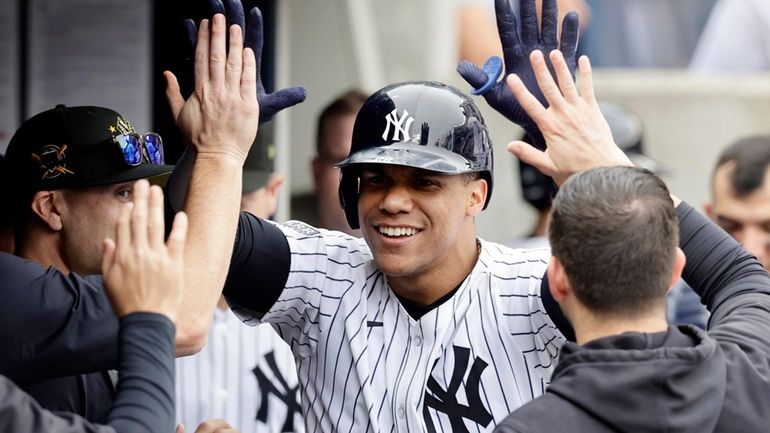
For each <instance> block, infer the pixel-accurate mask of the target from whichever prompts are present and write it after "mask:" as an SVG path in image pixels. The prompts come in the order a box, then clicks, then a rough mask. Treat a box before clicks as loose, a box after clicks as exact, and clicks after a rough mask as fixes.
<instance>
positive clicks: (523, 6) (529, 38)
mask: <svg viewBox="0 0 770 433" xmlns="http://www.w3.org/2000/svg"><path fill="white" fill-rule="evenodd" d="M519 11H520V14H521V16H520V18H521V42H522V43H523V44H524V47H526V48H529V47H534V46H535V45H537V42H538V39H539V37H538V32H537V11H536V10H535V0H520V1H519Z"/></svg>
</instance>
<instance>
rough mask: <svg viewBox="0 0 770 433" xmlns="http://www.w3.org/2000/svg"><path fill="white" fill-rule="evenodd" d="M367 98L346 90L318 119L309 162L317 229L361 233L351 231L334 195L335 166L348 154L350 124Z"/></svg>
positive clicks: (337, 179) (337, 174) (336, 185)
mask: <svg viewBox="0 0 770 433" xmlns="http://www.w3.org/2000/svg"><path fill="white" fill-rule="evenodd" d="M367 96H368V95H367V94H365V93H364V92H362V91H360V90H356V89H353V90H349V91H347V92H345V93H343V94H342V95H340V96H339V97H337V98H336V99H334V100H333V101H332V102H330V103H329V104H328V105H326V107H324V109H323V110H322V111H321V114H320V115H319V116H318V127H317V129H316V131H317V132H316V156H315V157H314V158H313V162H312V163H311V165H312V168H313V183H314V185H315V205H316V212H317V216H318V221H317V222H318V224H317V227H319V228H325V229H329V230H339V231H342V232H345V233H348V234H351V235H353V236H361V231H360V230H353V229H351V228H350V226H349V225H348V223H347V220H346V219H345V213H344V212H343V210H342V207H341V206H340V199H339V194H338V192H337V191H338V189H339V184H340V169H339V168H337V167H335V166H334V164H337V163H338V162H340V161H342V160H343V159H345V158H347V156H348V153H349V152H350V143H351V140H352V139H353V123H354V122H355V120H356V114H357V113H358V110H359V109H360V108H361V106H362V105H363V104H364V101H366V98H367Z"/></svg>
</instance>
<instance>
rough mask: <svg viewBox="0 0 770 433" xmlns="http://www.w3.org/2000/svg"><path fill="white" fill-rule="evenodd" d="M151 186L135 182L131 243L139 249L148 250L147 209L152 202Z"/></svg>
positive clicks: (140, 181)
mask: <svg viewBox="0 0 770 433" xmlns="http://www.w3.org/2000/svg"><path fill="white" fill-rule="evenodd" d="M149 195H150V184H149V183H148V182H147V181H146V180H144V179H142V180H138V181H136V182H134V190H133V192H132V197H133V203H134V210H133V212H131V242H132V243H133V245H134V246H135V247H137V248H140V249H141V248H146V247H147V245H148V241H147V207H148V203H149V201H150V197H149Z"/></svg>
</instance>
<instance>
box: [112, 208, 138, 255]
mask: <svg viewBox="0 0 770 433" xmlns="http://www.w3.org/2000/svg"><path fill="white" fill-rule="evenodd" d="M133 209H134V204H133V203H126V204H125V205H124V206H123V207H122V208H121V209H120V214H119V215H118V226H117V229H116V230H115V251H116V255H117V256H119V257H125V256H126V253H127V252H128V251H129V250H130V249H131V212H132V211H133Z"/></svg>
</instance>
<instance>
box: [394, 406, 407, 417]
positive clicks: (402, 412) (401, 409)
mask: <svg viewBox="0 0 770 433" xmlns="http://www.w3.org/2000/svg"><path fill="white" fill-rule="evenodd" d="M396 416H398V419H404V417H405V416H406V411H405V410H404V407H403V406H399V407H398V409H397V410H396Z"/></svg>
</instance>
